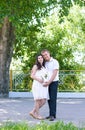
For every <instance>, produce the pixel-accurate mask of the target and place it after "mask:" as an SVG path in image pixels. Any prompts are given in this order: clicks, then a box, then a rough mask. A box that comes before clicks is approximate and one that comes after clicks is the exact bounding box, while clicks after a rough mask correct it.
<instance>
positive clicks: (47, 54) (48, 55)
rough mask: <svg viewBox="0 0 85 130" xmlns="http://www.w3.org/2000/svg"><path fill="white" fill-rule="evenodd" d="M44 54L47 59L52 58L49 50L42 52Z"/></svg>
mask: <svg viewBox="0 0 85 130" xmlns="http://www.w3.org/2000/svg"><path fill="white" fill-rule="evenodd" d="M42 56H43V58H44V59H45V61H49V60H50V58H51V57H50V53H49V52H47V51H45V52H43V53H42Z"/></svg>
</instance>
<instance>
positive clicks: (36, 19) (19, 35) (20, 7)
mask: <svg viewBox="0 0 85 130" xmlns="http://www.w3.org/2000/svg"><path fill="white" fill-rule="evenodd" d="M55 2H56V0H53V1H51V0H49V1H48V2H47V1H44V0H43V1H40V0H25V1H23V0H20V1H19V0H10V1H7V0H3V1H1V0H0V27H1V31H0V34H1V36H0V64H1V65H0V94H2V95H8V89H9V67H10V63H11V58H12V54H13V49H14V48H16V49H15V50H16V52H15V51H14V53H16V54H15V55H17V54H18V57H19V56H21V55H22V56H23V50H22V47H23V43H21V40H22V39H23V36H24V38H25V39H23V40H25V42H24V43H25V44H24V46H30V45H31V44H30V43H28V42H27V40H26V37H27V35H29V33H28V32H27V30H30V32H32V31H33V29H36V30H38V29H37V26H40V25H41V19H40V18H41V17H45V15H46V14H47V13H48V11H49V10H50V9H51V8H53V5H55ZM7 17H8V18H7ZM3 19H5V20H4V22H3ZM10 22H12V25H13V26H14V27H15V42H13V40H14V36H13V35H14V29H13V27H12V25H11V23H10ZM35 23H36V24H35ZM34 24H35V26H34V27H33V25H34ZM29 38H30V37H29V36H28V39H29ZM17 49H18V50H17ZM21 50H22V51H21ZM16 57H17V56H16Z"/></svg>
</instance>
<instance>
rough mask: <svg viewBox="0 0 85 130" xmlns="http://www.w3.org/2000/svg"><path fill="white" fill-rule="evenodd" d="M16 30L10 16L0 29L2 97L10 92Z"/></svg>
mask: <svg viewBox="0 0 85 130" xmlns="http://www.w3.org/2000/svg"><path fill="white" fill-rule="evenodd" d="M13 42H14V30H13V26H12V24H11V23H10V22H9V20H8V17H5V18H4V23H3V25H2V28H1V29H0V97H3V96H8V94H9V68H10V63H11V59H12V54H13Z"/></svg>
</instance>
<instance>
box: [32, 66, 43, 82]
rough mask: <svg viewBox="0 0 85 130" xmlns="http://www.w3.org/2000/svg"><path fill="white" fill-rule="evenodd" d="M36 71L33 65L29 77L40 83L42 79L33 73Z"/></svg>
mask: <svg viewBox="0 0 85 130" xmlns="http://www.w3.org/2000/svg"><path fill="white" fill-rule="evenodd" d="M36 71H37V66H36V65H34V66H33V68H32V70H31V78H32V79H34V80H37V81H38V82H40V83H43V80H42V79H40V78H38V77H37V76H36V75H35V74H36Z"/></svg>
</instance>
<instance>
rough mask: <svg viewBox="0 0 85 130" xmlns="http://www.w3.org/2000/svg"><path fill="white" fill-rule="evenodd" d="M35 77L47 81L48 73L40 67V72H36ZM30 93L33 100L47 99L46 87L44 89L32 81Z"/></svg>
mask: <svg viewBox="0 0 85 130" xmlns="http://www.w3.org/2000/svg"><path fill="white" fill-rule="evenodd" d="M35 75H36V77H39V78H40V79H42V78H43V80H44V81H48V77H49V76H48V71H47V69H46V68H45V67H42V68H41V70H37V71H36V74H35ZM32 93H33V97H34V100H36V99H43V98H45V99H48V98H49V96H48V86H47V87H44V86H43V84H42V83H40V82H38V81H37V80H33V84H32Z"/></svg>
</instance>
